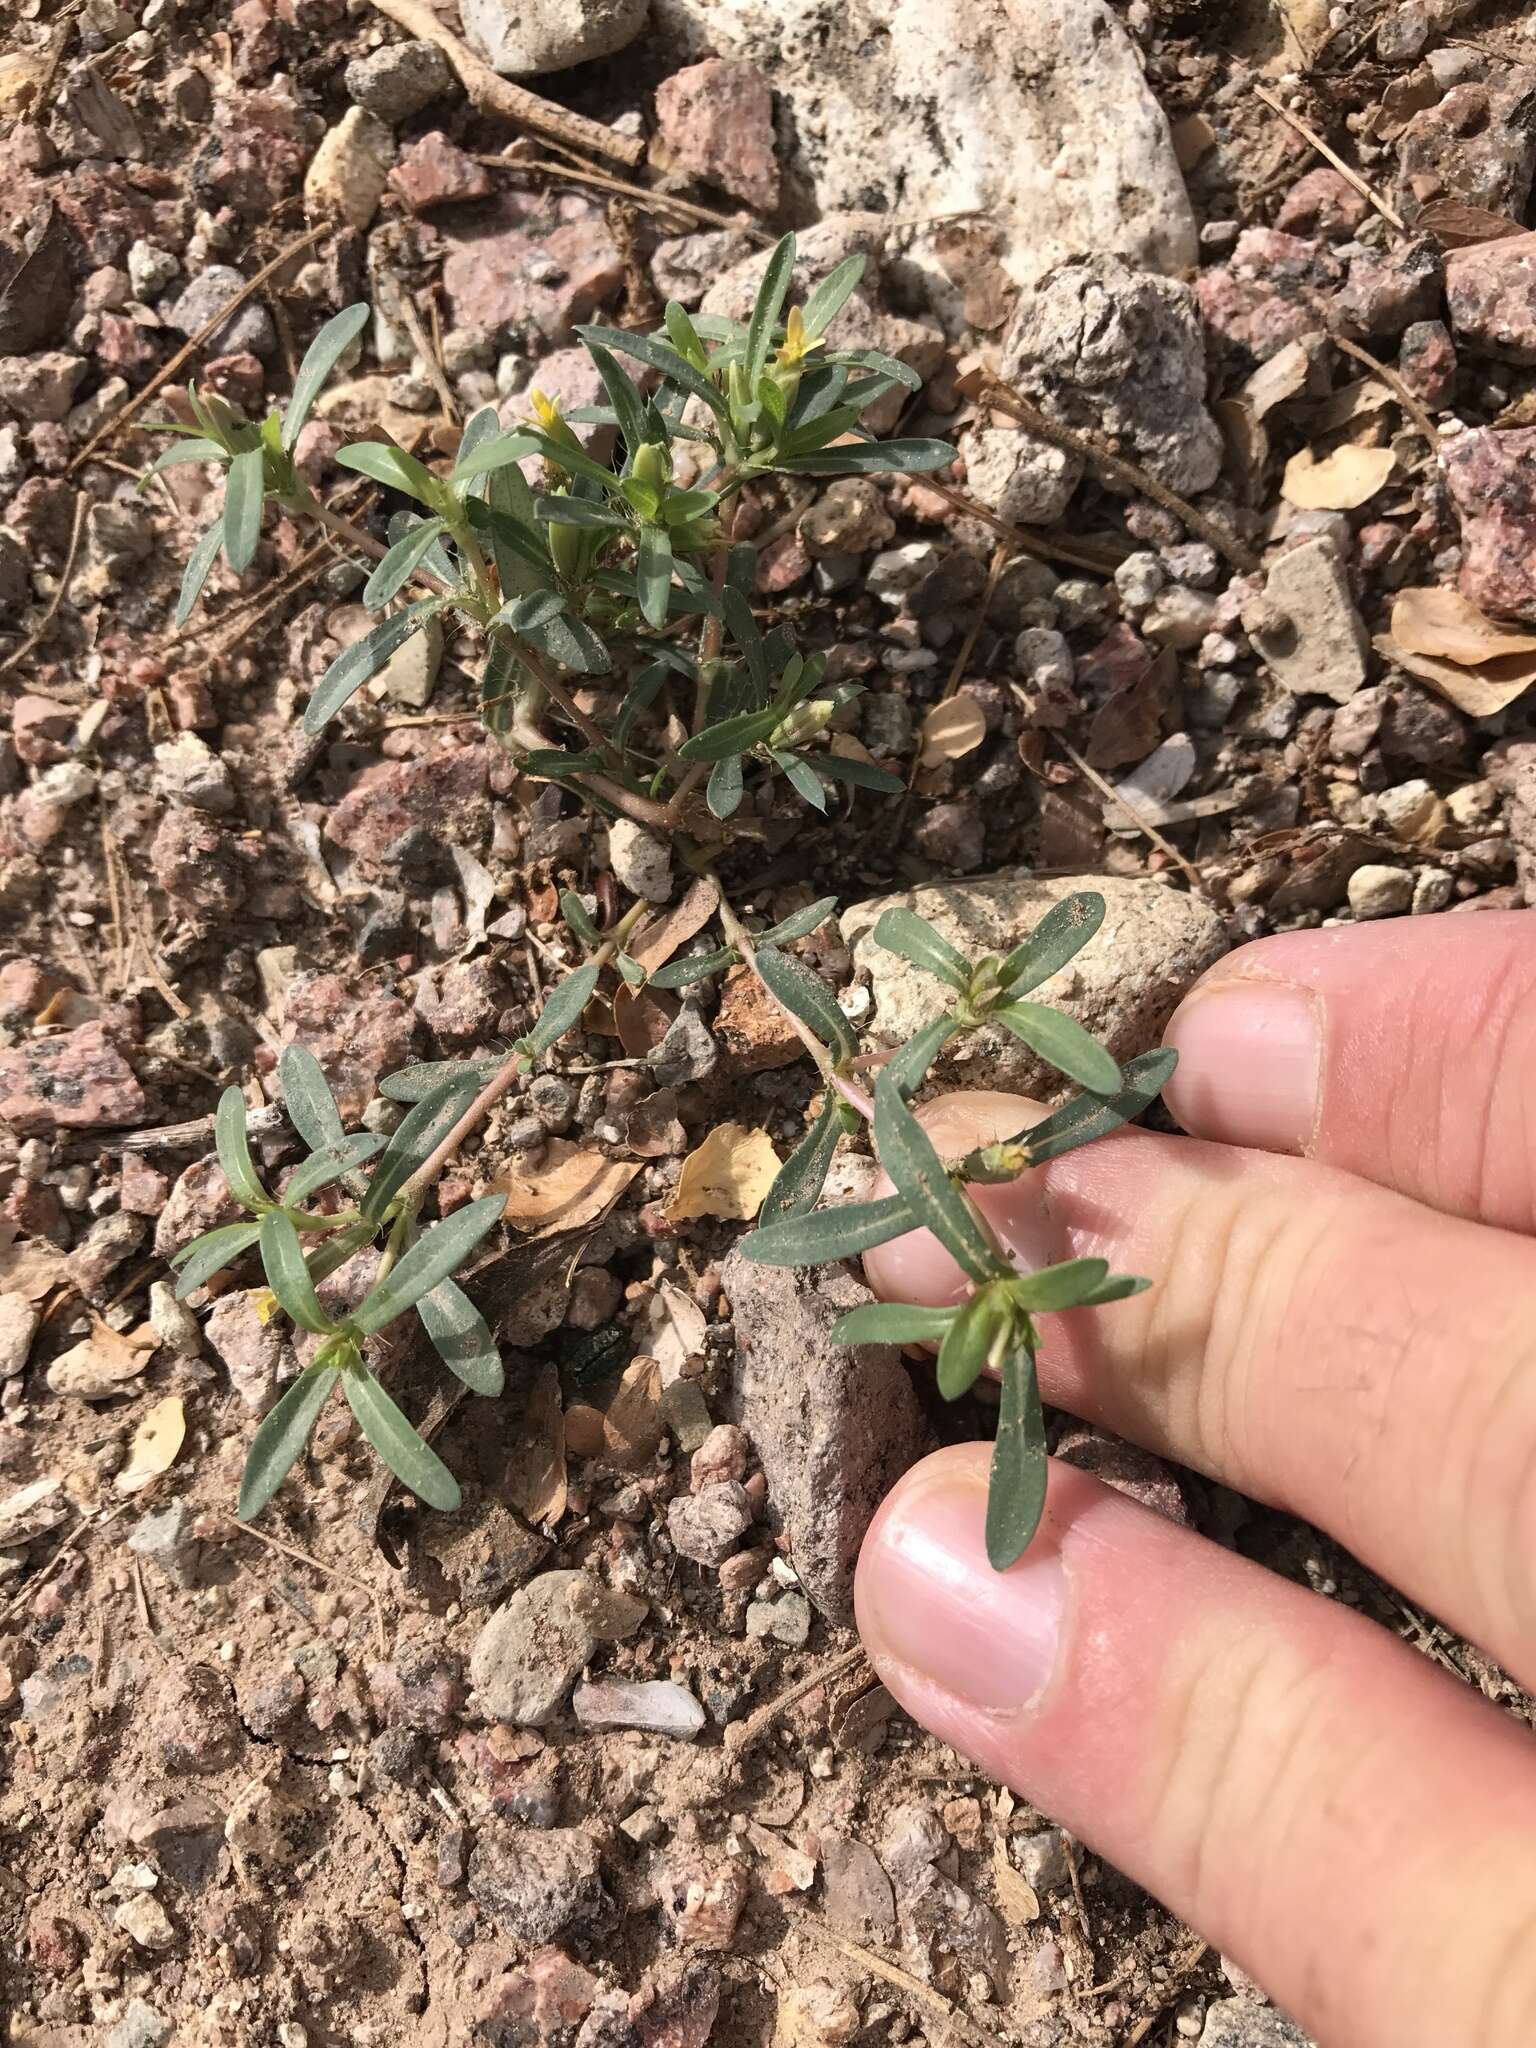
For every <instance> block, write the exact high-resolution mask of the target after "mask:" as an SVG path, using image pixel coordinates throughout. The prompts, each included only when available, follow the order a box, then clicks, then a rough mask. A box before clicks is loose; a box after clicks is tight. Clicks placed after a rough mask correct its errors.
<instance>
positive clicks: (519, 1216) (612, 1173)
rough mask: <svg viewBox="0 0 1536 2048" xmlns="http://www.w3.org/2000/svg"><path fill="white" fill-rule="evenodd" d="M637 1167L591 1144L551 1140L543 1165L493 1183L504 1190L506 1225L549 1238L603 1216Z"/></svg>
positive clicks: (634, 1173)
mask: <svg viewBox="0 0 1536 2048" xmlns="http://www.w3.org/2000/svg"><path fill="white" fill-rule="evenodd" d="M639 1171H640V1167H639V1163H638V1161H635V1160H628V1159H606V1158H604V1156H603V1154H602V1153H601V1152H599V1151H598V1150H597V1148H596V1147H595V1146H581V1145H573V1144H571V1143H570V1142H569V1140H568V1139H565V1138H551V1139H550V1141H549V1144H548V1146H547V1147H546V1148H545V1152H544V1159H543V1163H542V1165H540V1166H538V1167H537V1168H535V1169H534V1170H533V1171H532V1172H525V1173H518V1172H509V1173H506V1174H503V1175H502V1176H501V1177H500V1178H499V1179H498V1180H497V1181H496V1182H495V1183H494V1185H495V1186H496V1187H498V1188H500V1189H503V1190H505V1193H506V1197H507V1210H506V1215H507V1221H508V1222H509V1223H510V1224H512V1225H513V1226H514V1227H515V1228H516V1229H518V1230H521V1231H523V1232H524V1233H525V1234H526V1235H527V1236H529V1237H548V1236H550V1235H551V1234H552V1233H553V1232H555V1231H557V1230H575V1229H578V1228H579V1227H580V1226H581V1225H582V1224H583V1223H590V1222H591V1221H592V1219H593V1218H594V1217H595V1216H601V1215H602V1214H603V1212H604V1211H605V1210H607V1209H610V1208H611V1207H612V1206H613V1204H614V1203H615V1202H616V1201H617V1200H618V1199H619V1197H620V1195H622V1194H623V1192H624V1190H625V1189H626V1188H627V1187H628V1186H629V1184H630V1182H631V1181H632V1180H633V1179H634V1177H635V1175H636V1174H637V1173H638V1172H639Z"/></svg>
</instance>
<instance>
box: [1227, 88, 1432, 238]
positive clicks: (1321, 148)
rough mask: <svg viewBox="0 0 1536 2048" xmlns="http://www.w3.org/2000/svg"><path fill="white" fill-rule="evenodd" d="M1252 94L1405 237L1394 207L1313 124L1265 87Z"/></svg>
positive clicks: (1402, 224)
mask: <svg viewBox="0 0 1536 2048" xmlns="http://www.w3.org/2000/svg"><path fill="white" fill-rule="evenodd" d="M1253 92H1254V97H1255V98H1256V99H1261V100H1262V101H1263V102H1264V104H1265V106H1266V107H1268V108H1269V110H1270V111H1271V113H1275V114H1278V115H1279V116H1280V118H1281V120H1282V121H1289V122H1290V124H1291V126H1292V127H1293V128H1294V129H1295V130H1296V133H1297V134H1298V135H1300V136H1303V137H1305V139H1306V140H1307V141H1308V142H1310V143H1311V145H1312V147H1313V148H1314V149H1315V150H1316V151H1317V153H1318V155H1319V156H1320V157H1323V158H1324V159H1326V161H1327V162H1328V163H1330V164H1332V165H1333V168H1334V169H1335V170H1336V171H1337V172H1338V174H1339V176H1340V177H1341V178H1343V179H1345V180H1346V181H1347V182H1348V183H1349V184H1351V185H1353V186H1354V188H1355V190H1356V191H1357V192H1358V193H1359V194H1360V197H1361V198H1362V199H1364V200H1365V201H1366V202H1367V203H1368V204H1369V205H1371V206H1374V207H1375V209H1376V211H1377V212H1378V213H1379V214H1380V215H1381V217H1382V219H1383V220H1384V221H1386V222H1387V223H1388V224H1389V225H1390V226H1392V227H1394V228H1396V229H1397V231H1398V233H1399V234H1404V233H1406V232H1407V230H1406V228H1405V226H1404V223H1403V217H1402V215H1401V214H1400V213H1399V212H1398V211H1397V209H1396V208H1395V207H1394V206H1391V205H1389V204H1388V202H1387V201H1386V200H1385V199H1383V198H1382V196H1381V194H1380V193H1379V192H1377V191H1376V190H1374V188H1373V187H1372V186H1371V185H1369V184H1368V183H1367V182H1366V180H1365V179H1364V178H1362V177H1361V175H1360V173H1359V172H1358V171H1357V170H1353V169H1351V167H1350V166H1349V165H1348V164H1347V163H1345V161H1344V159H1343V157H1341V156H1340V155H1339V153H1338V151H1337V150H1336V149H1332V148H1330V147H1329V145H1328V144H1327V143H1326V142H1324V140H1323V138H1322V136H1321V135H1319V134H1318V132H1317V130H1316V129H1315V128H1314V127H1313V126H1312V124H1311V123H1310V122H1309V121H1304V120H1303V119H1302V118H1301V116H1300V114H1296V113H1293V112H1292V111H1291V109H1290V108H1289V107H1288V106H1287V105H1286V104H1285V102H1284V101H1283V100H1278V99H1276V98H1275V95H1274V94H1273V93H1272V92H1270V91H1268V90H1267V89H1266V88H1265V87H1264V86H1262V85H1256V86H1255V87H1254V88H1253Z"/></svg>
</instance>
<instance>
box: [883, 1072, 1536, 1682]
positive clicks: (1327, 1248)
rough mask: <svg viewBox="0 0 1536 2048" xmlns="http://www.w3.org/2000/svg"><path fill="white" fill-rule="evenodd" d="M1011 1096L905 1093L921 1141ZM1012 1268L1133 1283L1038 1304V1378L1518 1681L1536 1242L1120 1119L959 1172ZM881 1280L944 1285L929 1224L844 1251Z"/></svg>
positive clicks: (1532, 1630)
mask: <svg viewBox="0 0 1536 2048" xmlns="http://www.w3.org/2000/svg"><path fill="white" fill-rule="evenodd" d="M1020 1108H1021V1105H1020V1102H1019V1100H1018V1098H1016V1097H1006V1096H995V1095H993V1096H987V1095H977V1094H972V1095H966V1096H951V1097H945V1098H940V1100H939V1101H937V1102H935V1103H931V1104H929V1105H927V1107H926V1108H925V1109H924V1111H923V1112H922V1113H921V1114H922V1119H923V1121H924V1123H925V1124H927V1126H928V1128H929V1131H930V1133H931V1135H933V1137H934V1139H935V1142H936V1144H937V1146H938V1149H939V1151H940V1152H941V1154H944V1155H946V1156H951V1157H952V1156H955V1155H956V1154H958V1153H961V1152H964V1151H965V1150H967V1149H969V1147H970V1146H972V1145H974V1144H976V1143H978V1142H982V1141H984V1140H985V1139H986V1138H987V1137H995V1136H1002V1135H1005V1134H1007V1133H1008V1132H1011V1131H1014V1130H1017V1129H1018V1128H1019V1126H1020V1124H1021V1123H1022V1122H1024V1121H1025V1118H1024V1117H1023V1116H1021V1114H1020ZM973 1193H974V1195H975V1197H976V1200H977V1202H978V1204H979V1205H980V1206H981V1208H982V1209H983V1210H984V1211H985V1213H986V1214H987V1215H988V1217H989V1218H990V1220H991V1221H992V1223H993V1225H994V1227H995V1228H996V1230H997V1231H998V1234H999V1236H1000V1238H1001V1239H1002V1241H1003V1243H1004V1244H1005V1246H1006V1247H1007V1248H1008V1249H1009V1251H1010V1252H1011V1253H1012V1254H1014V1255H1015V1256H1016V1257H1017V1260H1018V1263H1019V1264H1020V1265H1022V1266H1025V1267H1033V1266H1040V1265H1044V1264H1047V1263H1049V1262H1050V1261H1052V1260H1054V1259H1063V1258H1081V1257H1097V1258H1103V1259H1107V1260H1108V1261H1109V1263H1110V1266H1111V1269H1112V1270H1113V1271H1115V1272H1119V1273H1141V1274H1145V1275H1147V1276H1148V1277H1149V1278H1150V1279H1151V1280H1152V1281H1153V1283H1154V1284H1153V1286H1152V1288H1151V1289H1150V1290H1149V1291H1148V1292H1147V1293H1145V1294H1142V1295H1139V1296H1137V1297H1135V1298H1134V1299H1132V1300H1130V1301H1125V1302H1120V1303H1117V1304H1115V1305H1114V1306H1113V1307H1112V1308H1108V1309H1104V1310H1085V1311H1077V1312H1074V1313H1072V1314H1069V1315H1057V1316H1050V1317H1047V1318H1045V1320H1044V1322H1043V1324H1042V1337H1043V1347H1042V1351H1041V1359H1040V1371H1041V1385H1042V1390H1043V1391H1044V1393H1045V1396H1046V1398H1047V1399H1048V1400H1049V1401H1052V1402H1054V1403H1056V1404H1057V1405H1059V1406H1061V1407H1063V1408H1067V1409H1069V1410H1071V1412H1072V1413H1073V1414H1075V1415H1081V1416H1084V1417H1086V1418H1088V1419H1089V1420H1091V1421H1094V1422H1098V1423H1101V1424H1103V1425H1104V1426H1105V1427H1107V1428H1109V1429H1113V1430H1115V1431H1117V1432H1118V1433H1119V1434H1120V1435H1122V1436H1126V1437H1130V1438H1133V1439H1134V1440H1135V1441H1136V1442H1138V1443H1141V1444H1144V1445H1146V1446H1147V1447H1148V1448H1150V1449H1152V1450H1156V1451H1161V1452H1163V1453H1165V1454H1166V1455H1167V1456H1169V1457H1172V1458H1176V1459H1178V1460H1179V1461H1180V1462H1182V1463H1184V1464H1186V1465H1190V1466H1192V1467H1193V1468H1194V1469H1195V1470H1197V1471H1201V1472H1205V1473H1207V1474H1209V1475H1210V1476H1211V1477H1213V1478H1217V1479H1220V1480H1223V1481H1224V1482H1225V1483H1226V1484H1228V1485H1230V1486H1233V1487H1236V1488H1238V1489H1239V1490H1240V1491H1242V1492H1244V1493H1247V1494H1249V1495H1251V1496H1253V1497H1254V1498H1255V1499H1258V1500H1263V1501H1266V1502H1269V1503H1271V1504H1272V1505H1274V1506H1277V1507H1284V1508H1287V1509H1289V1510H1290V1511H1291V1512H1292V1513H1294V1514H1298V1515H1301V1516H1303V1517H1304V1518H1305V1519H1306V1520H1308V1521H1311V1522H1314V1523H1316V1524H1317V1525H1318V1526H1319V1527H1321V1528H1325V1529H1327V1530H1328V1531H1330V1532H1331V1533H1332V1534H1333V1535H1334V1536H1336V1537H1337V1538H1338V1539H1339V1540H1340V1541H1341V1542H1342V1543H1344V1544H1345V1545H1347V1546H1348V1548H1349V1549H1350V1550H1351V1551H1353V1552H1354V1554H1355V1555H1356V1556H1357V1557H1359V1558H1361V1559H1362V1560H1364V1561H1365V1562H1366V1563H1368V1564H1370V1565H1372V1566H1373V1567H1375V1568H1376V1569H1377V1570H1380V1571H1382V1572H1383V1573H1385V1574H1386V1575H1387V1576H1389V1577H1390V1578H1391V1580H1392V1582H1393V1583H1394V1584H1395V1585H1398V1586H1400V1587H1401V1588H1402V1589H1403V1590H1404V1591H1405V1592H1407V1593H1409V1594H1410V1595H1412V1596H1413V1597H1415V1598H1417V1599H1419V1600H1421V1601H1422V1602H1423V1603H1424V1604H1425V1605H1426V1606H1428V1607H1429V1608H1430V1609H1431V1610H1432V1611H1433V1612H1434V1613H1435V1614H1437V1615H1438V1616H1439V1617H1440V1618H1441V1619H1443V1620H1445V1621H1447V1622H1449V1623H1451V1624H1453V1625H1454V1626H1455V1627H1457V1628H1459V1629H1461V1630H1462V1631H1463V1632H1464V1633H1466V1634H1467V1635H1469V1636H1471V1637H1472V1638H1473V1639H1474V1640H1476V1641H1478V1642H1480V1643H1481V1644H1482V1645H1483V1646H1484V1648H1486V1649H1487V1650H1488V1651H1489V1652H1490V1653H1491V1654H1492V1655H1493V1656H1495V1657H1496V1658H1498V1659H1499V1660H1500V1662H1502V1663H1503V1664H1504V1665H1505V1666H1506V1667H1507V1668H1508V1669H1510V1670H1511V1671H1513V1672H1514V1673H1516V1675H1518V1676H1520V1677H1522V1678H1523V1679H1524V1680H1525V1681H1526V1682H1527V1683H1529V1682H1530V1681H1531V1680H1532V1679H1536V1566H1533V1560H1536V1243H1533V1242H1532V1241H1531V1240H1529V1239H1526V1238H1522V1237H1517V1236H1515V1235H1513V1234H1512V1233H1510V1232H1507V1231H1501V1230H1495V1229H1491V1228H1488V1227H1486V1226H1483V1225H1478V1224H1472V1223H1464V1222H1460V1221H1457V1220H1455V1219H1451V1218H1447V1217H1444V1216H1439V1215H1435V1214H1432V1213H1431V1212H1430V1211H1428V1210H1425V1209H1423V1208H1421V1207H1420V1206H1419V1205H1418V1204H1417V1203H1415V1202H1412V1201H1410V1200H1408V1199H1406V1198H1405V1197H1403V1196H1401V1195H1395V1194H1392V1193H1390V1192H1388V1191H1387V1190H1385V1189H1381V1188H1378V1187H1374V1186H1372V1185H1370V1184H1368V1183H1366V1182H1362V1181H1358V1180H1356V1179H1354V1178H1353V1177H1352V1176H1351V1175H1348V1174H1344V1173H1340V1172H1338V1171H1336V1170H1335V1169H1332V1168H1329V1167H1323V1166H1318V1165H1314V1164H1312V1163H1310V1162H1308V1161H1304V1160H1291V1159H1281V1158H1276V1157H1274V1156H1272V1155H1270V1154H1267V1153H1261V1152H1246V1151H1241V1150H1238V1149H1236V1148H1234V1147H1230V1146H1222V1145H1208V1144H1202V1143H1200V1142H1198V1141H1196V1140H1193V1139H1187V1138H1164V1137H1157V1136H1153V1135H1152V1134H1150V1133H1147V1132H1142V1131H1134V1132H1126V1133H1124V1134H1122V1135H1120V1136H1117V1137H1114V1138H1110V1139H1106V1140H1104V1141H1102V1142H1101V1143H1099V1144H1096V1145H1092V1146H1088V1147H1085V1148H1084V1149H1083V1150H1082V1151H1080V1152H1077V1153H1073V1154H1071V1155H1069V1156H1068V1157H1066V1158H1064V1159H1061V1160H1058V1161H1056V1162H1055V1163H1054V1164H1052V1165H1051V1166H1048V1167H1046V1168H1044V1169H1042V1170H1040V1171H1037V1172H1035V1173H1032V1174H1026V1175H1025V1176H1024V1177H1023V1179H1021V1180H1019V1181H1016V1182H1013V1183H1011V1184H1009V1185H1006V1186H990V1187H978V1188H976V1189H974V1190H973ZM864 1263H865V1268H866V1271H867V1272H868V1274H869V1278H870V1284H871V1285H872V1286H873V1287H874V1288H875V1290H876V1292H877V1293H879V1294H882V1295H884V1296H885V1297H887V1298H888V1299H893V1300H904V1301H918V1302H925V1303H927V1302H947V1301H952V1300H957V1299H960V1298H962V1297H963V1295H964V1293H965V1291H966V1283H965V1281H964V1280H963V1278H962V1276H961V1275H960V1273H959V1271H958V1269H957V1268H956V1267H955V1266H954V1265H953V1263H952V1262H951V1261H950V1260H949V1258H948V1256H947V1254H945V1253H944V1252H943V1251H942V1250H941V1249H940V1248H939V1246H938V1245H937V1244H936V1243H935V1242H934V1240H933V1239H932V1238H930V1237H929V1236H928V1234H927V1233H926V1232H921V1231H917V1232H912V1233H911V1234H909V1235H908V1236H907V1237H905V1238H900V1239H897V1240H895V1241H894V1242H893V1243H891V1244H888V1245H882V1246H881V1247H880V1248H879V1249H878V1250H877V1251H873V1252H870V1253H868V1254H866V1257H865V1262H864Z"/></svg>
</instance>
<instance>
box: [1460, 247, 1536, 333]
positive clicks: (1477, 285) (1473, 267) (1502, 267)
mask: <svg viewBox="0 0 1536 2048" xmlns="http://www.w3.org/2000/svg"><path fill="white" fill-rule="evenodd" d="M1445 296H1446V300H1447V303H1448V304H1449V306H1450V309H1451V325H1452V327H1454V328H1455V330H1456V336H1457V339H1458V340H1459V341H1460V342H1461V343H1462V345H1463V346H1464V347H1465V348H1467V349H1469V350H1470V351H1471V352H1472V354H1474V355H1479V356H1492V357H1494V358H1495V359H1496V360H1497V361H1499V362H1503V363H1526V364H1529V363H1536V234H1533V235H1508V236H1506V237H1505V239H1504V240H1503V241H1502V242H1478V243H1475V244H1474V245H1473V246H1472V247H1471V248H1469V249H1453V250H1452V251H1451V253H1450V255H1449V256H1447V258H1446V259H1445Z"/></svg>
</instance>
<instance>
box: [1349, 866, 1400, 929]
mask: <svg viewBox="0 0 1536 2048" xmlns="http://www.w3.org/2000/svg"><path fill="white" fill-rule="evenodd" d="M1412 905H1413V876H1412V874H1411V873H1410V872H1409V871H1408V870H1407V869H1406V868H1388V867H1378V866H1376V865H1375V864H1374V863H1371V864H1368V865H1367V866H1365V867H1363V868H1356V869H1355V872H1354V873H1353V874H1352V875H1351V876H1350V878H1349V907H1350V909H1351V910H1352V911H1353V912H1354V913H1355V915H1356V917H1360V918H1366V917H1401V916H1402V914H1403V912H1404V911H1406V910H1409V909H1411V908H1412Z"/></svg>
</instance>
